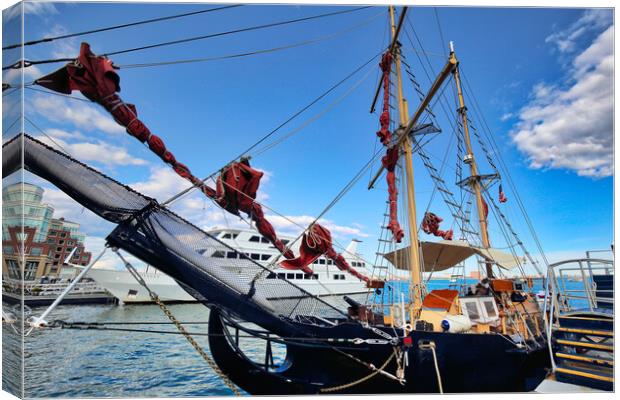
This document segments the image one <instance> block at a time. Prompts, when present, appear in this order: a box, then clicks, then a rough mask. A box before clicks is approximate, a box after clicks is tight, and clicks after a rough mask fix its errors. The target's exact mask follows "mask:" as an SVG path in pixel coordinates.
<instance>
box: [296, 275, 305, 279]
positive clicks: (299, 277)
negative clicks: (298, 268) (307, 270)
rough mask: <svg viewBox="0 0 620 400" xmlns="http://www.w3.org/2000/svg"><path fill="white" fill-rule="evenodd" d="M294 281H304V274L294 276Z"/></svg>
mask: <svg viewBox="0 0 620 400" xmlns="http://www.w3.org/2000/svg"><path fill="white" fill-rule="evenodd" d="M295 279H304V274H295Z"/></svg>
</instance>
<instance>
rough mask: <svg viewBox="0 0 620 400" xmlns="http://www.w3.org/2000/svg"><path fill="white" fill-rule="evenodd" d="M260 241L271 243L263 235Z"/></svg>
mask: <svg viewBox="0 0 620 400" xmlns="http://www.w3.org/2000/svg"><path fill="white" fill-rule="evenodd" d="M260 242H261V243H269V240H267V239H265V238H264V237H262V238H260Z"/></svg>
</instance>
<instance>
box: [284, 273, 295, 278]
mask: <svg viewBox="0 0 620 400" xmlns="http://www.w3.org/2000/svg"><path fill="white" fill-rule="evenodd" d="M286 279H295V274H286Z"/></svg>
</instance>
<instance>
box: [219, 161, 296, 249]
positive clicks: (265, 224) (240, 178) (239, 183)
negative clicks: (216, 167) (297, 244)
mask: <svg viewBox="0 0 620 400" xmlns="http://www.w3.org/2000/svg"><path fill="white" fill-rule="evenodd" d="M262 177H263V173H262V172H260V171H257V170H255V169H254V168H252V167H250V163H249V161H248V159H247V158H244V159H242V160H241V161H240V162H235V163H231V164H230V165H228V166H227V167H225V168H224V169H223V170H222V172H221V174H220V176H219V177H218V179H217V190H216V195H215V201H217V203H218V204H219V205H220V206H222V207H223V208H224V209H225V210H226V211H228V212H230V213H232V214H235V215H238V214H239V211H242V212H244V213H246V214H248V215H249V216H250V218H252V221H254V222H255V223H256V229H258V231H259V232H260V234H261V235H263V236H264V237H265V238H266V239H267V240H269V241H270V242H271V243H272V244H273V245H274V246H275V247H276V248H277V249H278V250H280V252H281V253H282V254H283V255H284V256H285V257H286V258H293V257H295V255H294V254H293V252H292V251H291V250H288V249H286V246H285V245H284V243H282V241H281V240H280V239H278V237H277V236H276V231H275V230H274V229H273V226H272V225H271V223H269V221H267V219H266V218H265V214H264V213H263V208H262V207H261V205H260V204H258V203H257V202H256V201H255V199H256V192H257V190H258V186H259V185H260V180H261V178H262Z"/></svg>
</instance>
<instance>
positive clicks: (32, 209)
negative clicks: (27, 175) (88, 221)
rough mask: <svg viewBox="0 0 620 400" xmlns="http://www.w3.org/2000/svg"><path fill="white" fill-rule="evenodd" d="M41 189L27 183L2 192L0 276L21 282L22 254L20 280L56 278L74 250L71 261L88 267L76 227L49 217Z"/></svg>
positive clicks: (61, 219) (81, 236) (88, 257)
mask: <svg viewBox="0 0 620 400" xmlns="http://www.w3.org/2000/svg"><path fill="white" fill-rule="evenodd" d="M43 193H44V190H43V188H41V187H39V186H36V185H33V184H30V183H17V184H13V185H9V186H7V187H5V188H3V190H2V199H3V204H2V211H3V216H2V236H3V237H2V239H3V240H2V275H3V276H4V277H6V278H9V279H18V280H21V279H22V277H21V274H20V265H21V258H20V255H21V254H22V252H23V254H24V266H23V279H24V280H25V281H32V280H37V279H39V278H41V277H43V276H47V277H54V276H59V274H60V271H61V267H62V263H63V262H64V261H65V259H66V258H67V256H68V255H69V254H71V252H72V251H73V249H76V251H75V253H74V254H73V257H72V258H71V260H70V261H71V262H72V263H74V264H78V265H88V263H89V262H90V259H91V253H90V252H87V251H86V250H85V248H84V240H85V238H86V237H85V235H84V234H83V233H82V232H80V224H78V223H76V222H72V221H67V220H65V219H64V218H62V217H61V218H58V219H55V218H53V213H54V208H53V207H52V206H51V205H49V204H45V203H43Z"/></svg>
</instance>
